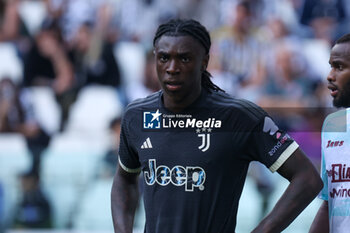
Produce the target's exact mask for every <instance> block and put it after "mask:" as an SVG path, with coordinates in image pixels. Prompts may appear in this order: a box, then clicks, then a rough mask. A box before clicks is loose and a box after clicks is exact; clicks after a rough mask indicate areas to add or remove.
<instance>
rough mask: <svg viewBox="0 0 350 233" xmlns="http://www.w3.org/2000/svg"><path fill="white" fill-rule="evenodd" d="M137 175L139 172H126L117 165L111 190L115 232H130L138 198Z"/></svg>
mask: <svg viewBox="0 0 350 233" xmlns="http://www.w3.org/2000/svg"><path fill="white" fill-rule="evenodd" d="M138 175H139V173H129V172H126V171H125V170H124V169H123V168H122V167H121V166H120V165H118V168H117V172H116V174H115V176H114V180H113V185H112V192H111V205H112V206H111V207H112V218H113V226H114V232H115V233H117V232H118V233H131V232H132V229H133V222H134V216H135V211H136V207H137V203H138V199H139V191H138Z"/></svg>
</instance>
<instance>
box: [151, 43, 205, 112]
mask: <svg viewBox="0 0 350 233" xmlns="http://www.w3.org/2000/svg"><path fill="white" fill-rule="evenodd" d="M154 53H155V57H156V68H157V75H158V80H159V82H160V85H161V87H162V89H163V91H164V92H163V93H164V94H163V101H164V105H165V107H166V108H168V109H169V110H171V111H173V112H180V111H181V110H183V109H184V108H186V107H187V106H189V105H190V104H191V103H193V102H194V101H195V100H196V99H197V98H198V96H199V95H200V93H201V90H202V85H201V77H202V72H203V71H204V70H205V69H206V67H207V65H208V62H209V55H207V54H206V53H205V50H204V48H203V47H202V45H201V44H199V43H198V41H196V40H195V39H194V38H192V37H190V36H177V37H174V36H162V37H161V38H160V39H159V40H158V42H157V44H156V46H155V50H154Z"/></svg>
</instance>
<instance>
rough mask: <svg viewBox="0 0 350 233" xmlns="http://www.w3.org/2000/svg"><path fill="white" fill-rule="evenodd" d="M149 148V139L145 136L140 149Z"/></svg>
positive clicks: (150, 144)
mask: <svg viewBox="0 0 350 233" xmlns="http://www.w3.org/2000/svg"><path fill="white" fill-rule="evenodd" d="M150 148H153V147H152V143H151V139H150V138H147V139H146V141H144V142H143V144H142V145H141V149H150Z"/></svg>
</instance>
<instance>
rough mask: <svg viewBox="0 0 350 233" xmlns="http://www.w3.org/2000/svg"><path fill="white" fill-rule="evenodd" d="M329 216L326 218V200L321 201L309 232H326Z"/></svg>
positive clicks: (327, 230)
mask: <svg viewBox="0 0 350 233" xmlns="http://www.w3.org/2000/svg"><path fill="white" fill-rule="evenodd" d="M328 232H329V218H328V201H323V202H322V204H321V206H320V209H319V210H318V212H317V215H316V217H315V219H314V221H313V222H312V224H311V227H310V231H309V233H328Z"/></svg>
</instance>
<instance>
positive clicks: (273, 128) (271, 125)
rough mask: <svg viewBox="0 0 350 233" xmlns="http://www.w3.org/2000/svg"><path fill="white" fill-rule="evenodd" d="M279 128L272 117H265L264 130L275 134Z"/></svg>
mask: <svg viewBox="0 0 350 233" xmlns="http://www.w3.org/2000/svg"><path fill="white" fill-rule="evenodd" d="M277 130H278V127H277V125H276V124H275V122H273V120H272V119H271V118H270V117H265V120H264V127H263V131H264V132H265V133H269V134H270V135H271V136H272V135H274V134H275V133H276V132H277Z"/></svg>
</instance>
